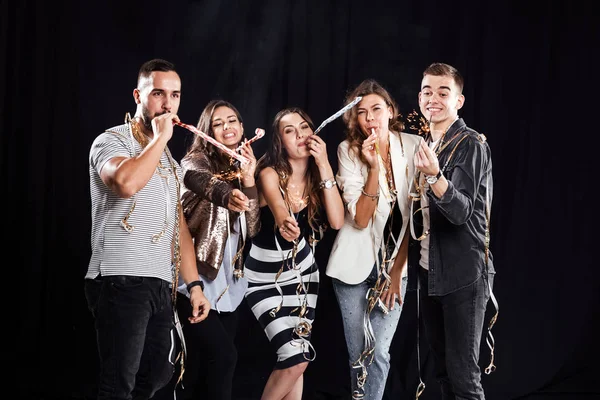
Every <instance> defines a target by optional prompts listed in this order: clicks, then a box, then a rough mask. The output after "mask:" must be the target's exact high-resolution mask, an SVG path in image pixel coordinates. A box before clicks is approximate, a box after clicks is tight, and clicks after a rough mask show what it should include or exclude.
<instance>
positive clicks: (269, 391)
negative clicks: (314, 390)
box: [261, 362, 308, 400]
mask: <svg viewBox="0 0 600 400" xmlns="http://www.w3.org/2000/svg"><path fill="white" fill-rule="evenodd" d="M307 366H308V362H303V363H301V364H296V365H294V366H291V367H289V368H285V369H276V370H273V372H271V375H270V376H269V380H267V384H266V385H265V389H264V391H263V394H262V397H261V400H283V399H285V400H301V398H302V384H303V381H304V380H303V379H302V374H303V373H304V371H305V370H306V367H307ZM298 382H299V383H298ZM288 395H290V397H288ZM292 395H294V396H297V397H292Z"/></svg>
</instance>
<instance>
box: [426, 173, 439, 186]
mask: <svg viewBox="0 0 600 400" xmlns="http://www.w3.org/2000/svg"><path fill="white" fill-rule="evenodd" d="M441 177H442V170H441V169H440V171H439V172H438V173H437V175H428V176H426V177H425V180H426V181H427V183H429V184H430V185H433V184H434V183H436V182H437V181H438V179H440V178H441Z"/></svg>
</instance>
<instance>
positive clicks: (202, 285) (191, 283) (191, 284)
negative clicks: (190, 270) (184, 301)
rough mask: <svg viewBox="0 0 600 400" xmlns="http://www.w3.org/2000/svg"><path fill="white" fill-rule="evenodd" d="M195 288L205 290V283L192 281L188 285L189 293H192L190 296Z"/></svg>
mask: <svg viewBox="0 0 600 400" xmlns="http://www.w3.org/2000/svg"><path fill="white" fill-rule="evenodd" d="M194 286H200V289H202V290H204V282H202V281H201V280H197V281H192V282H190V283H188V284H187V291H188V293H190V294H191V293H192V288H193V287H194Z"/></svg>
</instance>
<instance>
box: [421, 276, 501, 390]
mask: <svg viewBox="0 0 600 400" xmlns="http://www.w3.org/2000/svg"><path fill="white" fill-rule="evenodd" d="M427 277H428V271H427V270H426V269H424V268H419V279H420V283H421V289H420V301H421V304H422V307H421V310H422V317H423V322H424V325H425V334H426V337H427V340H428V341H429V345H430V348H431V350H432V352H433V356H434V359H435V364H436V375H437V380H438V382H439V383H440V385H441V391H442V399H444V400H454V399H461V400H462V399H464V400H467V399H468V400H483V399H485V395H484V392H483V387H482V386H481V370H480V368H479V350H480V344H481V337H482V330H483V323H484V319H485V312H486V306H487V303H488V300H489V299H490V290H489V288H488V282H487V280H488V279H490V287H493V283H494V281H493V279H494V275H493V274H489V275H482V276H480V277H479V278H478V279H477V280H476V281H475V282H473V283H472V284H470V285H468V286H466V287H464V288H462V289H459V290H457V291H455V292H452V293H449V294H447V295H444V296H428V295H427Z"/></svg>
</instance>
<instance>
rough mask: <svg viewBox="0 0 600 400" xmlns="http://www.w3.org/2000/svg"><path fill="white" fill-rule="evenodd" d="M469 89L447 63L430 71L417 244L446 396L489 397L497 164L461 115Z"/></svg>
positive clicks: (424, 98)
mask: <svg viewBox="0 0 600 400" xmlns="http://www.w3.org/2000/svg"><path fill="white" fill-rule="evenodd" d="M463 84H464V81H463V78H462V76H461V75H460V73H459V72H458V71H457V70H456V69H455V68H454V67H452V66H450V65H447V64H442V63H434V64H431V65H430V66H429V67H427V68H426V69H425V71H424V73H423V79H422V82H421V91H420V92H419V107H420V110H421V113H422V114H423V116H425V117H426V118H427V119H428V121H429V133H428V135H427V138H426V140H424V141H422V142H421V144H420V148H419V150H418V151H417V153H416V154H415V167H416V169H417V170H418V171H419V172H420V173H419V174H418V175H417V179H416V181H415V187H414V192H413V195H414V198H415V201H414V204H413V218H412V221H413V223H412V238H413V244H414V243H416V244H417V245H416V246H412V247H413V252H414V255H415V256H416V257H415V258H413V260H415V259H416V260H419V262H418V264H416V262H415V265H416V266H417V268H418V270H419V273H418V274H416V275H418V276H419V284H420V287H421V290H420V298H419V301H420V302H421V304H422V307H421V309H422V316H423V321H424V325H425V330H426V337H427V339H428V342H429V345H430V347H431V350H432V352H433V355H434V359H435V363H436V376H437V379H438V381H439V382H440V385H441V391H442V398H443V399H484V398H485V396H484V391H483V387H482V385H481V372H480V368H479V365H478V361H479V346H480V343H481V336H482V330H483V324H484V319H485V313H486V306H487V302H488V300H489V299H490V297H492V298H493V294H492V292H491V290H492V286H493V277H494V274H495V271H494V267H493V263H492V257H491V253H490V252H489V215H490V214H489V212H490V207H491V201H492V192H493V191H492V159H491V152H490V147H489V145H488V143H487V142H486V140H485V137H484V136H483V135H480V134H478V133H477V132H475V131H474V130H472V129H470V128H468V127H467V126H466V124H465V122H464V121H463V120H462V119H461V118H459V117H458V110H459V109H460V108H461V107H462V106H463V104H464V96H463V94H462V89H463ZM417 253H418V254H417ZM411 263H412V261H411ZM494 302H495V300H494Z"/></svg>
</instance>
